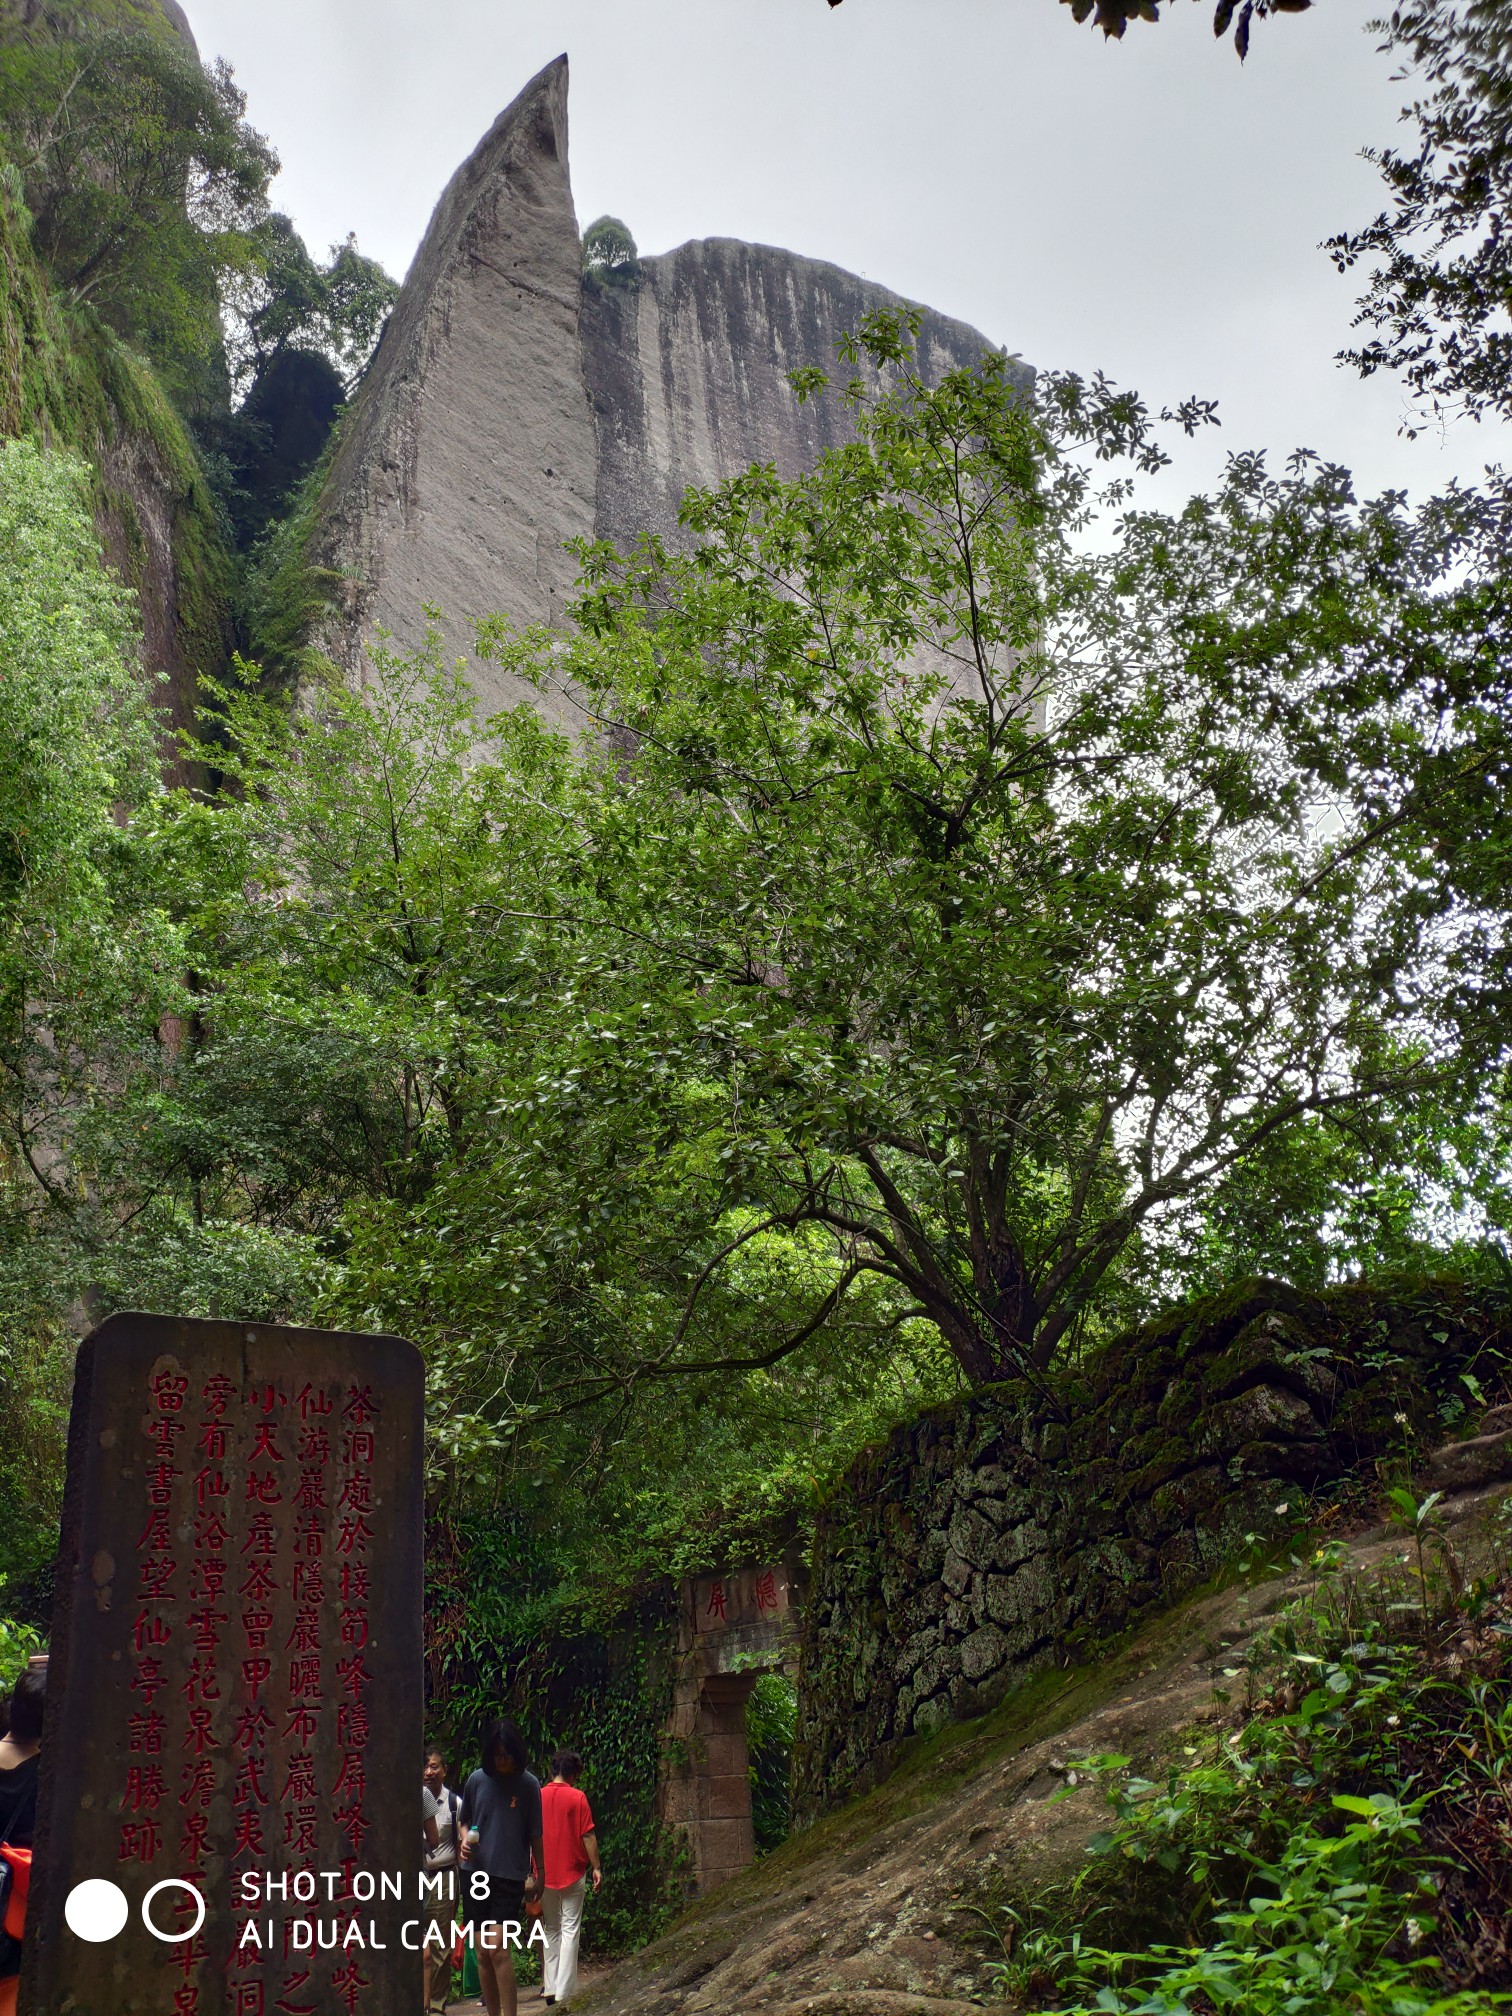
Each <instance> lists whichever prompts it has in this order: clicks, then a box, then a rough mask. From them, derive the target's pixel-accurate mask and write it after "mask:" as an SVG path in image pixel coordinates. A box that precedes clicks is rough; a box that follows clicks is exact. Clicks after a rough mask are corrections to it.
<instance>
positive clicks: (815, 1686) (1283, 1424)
mask: <svg viewBox="0 0 1512 2016" xmlns="http://www.w3.org/2000/svg"><path fill="white" fill-rule="evenodd" d="M1509 1363H1512V1303H1509V1299H1508V1297H1507V1295H1506V1294H1505V1293H1504V1292H1494V1293H1493V1292H1491V1291H1482V1290H1471V1289H1468V1288H1464V1287H1461V1286H1457V1285H1448V1284H1433V1283H1428V1284H1420V1285H1418V1286H1417V1287H1415V1288H1413V1289H1411V1290H1403V1291H1398V1292H1394V1293H1393V1292H1383V1291H1378V1290H1372V1289H1368V1288H1364V1287H1347V1288H1340V1289H1336V1290H1332V1291H1330V1292H1328V1293H1326V1294H1322V1295H1310V1294H1306V1293H1303V1292H1302V1291H1299V1290H1296V1289H1292V1288H1288V1287H1286V1286H1284V1285H1282V1284H1281V1283H1278V1282H1271V1281H1252V1282H1248V1283H1245V1284H1243V1285H1241V1286H1239V1287H1236V1288H1234V1289H1232V1290H1230V1291H1229V1292H1227V1293H1225V1294H1223V1295H1219V1296H1213V1297H1209V1298H1207V1299H1206V1300H1204V1301H1201V1302H1198V1303H1195V1304H1193V1305H1191V1306H1190V1307H1187V1308H1184V1309H1178V1310H1175V1311H1173V1312H1170V1313H1168V1314H1166V1315H1164V1316H1161V1317H1157V1318H1156V1319H1154V1320H1153V1321H1152V1322H1150V1323H1148V1324H1146V1325H1144V1326H1143V1328H1141V1329H1139V1330H1137V1331H1135V1332H1133V1333H1131V1334H1130V1335H1128V1336H1126V1337H1123V1338H1120V1339H1118V1340H1117V1341H1116V1342H1114V1343H1113V1344H1112V1345H1110V1346H1109V1347H1108V1349H1107V1350H1106V1351H1105V1352H1103V1353H1102V1354H1101V1355H1100V1357H1099V1358H1098V1359H1097V1360H1096V1361H1095V1362H1092V1363H1090V1364H1087V1365H1084V1366H1080V1367H1077V1368H1075V1369H1074V1370H1073V1371H1072V1372H1070V1373H1069V1374H1066V1375H1064V1376H1062V1377H1061V1378H1060V1379H1059V1380H1057V1381H1055V1382H1054V1383H1053V1384H1052V1385H1051V1386H1050V1387H1049V1388H1048V1389H1047V1391H1046V1393H1045V1394H1043V1395H1040V1396H1035V1395H1029V1394H1026V1393H1025V1391H1024V1390H1023V1389H1022V1388H1019V1387H996V1388H988V1389H986V1390H985V1391H982V1392H978V1393H975V1394H971V1395H969V1396H967V1397H966V1398H964V1399H962V1400H960V1401H958V1402H956V1403H954V1404H953V1405H951V1406H950V1407H946V1408H942V1409H938V1410H935V1411H933V1412H930V1413H926V1414H924V1415H921V1416H920V1417H919V1418H918V1419H916V1420H914V1421H911V1422H909V1423H906V1424H904V1425H903V1426H901V1427H899V1428H898V1429H896V1430H895V1431H894V1432H893V1434H892V1435H891V1436H890V1437H889V1439H888V1441H887V1442H886V1443H885V1444H884V1445H883V1446H881V1447H880V1448H877V1449H872V1450H868V1451H866V1452H864V1453H863V1455H862V1456H861V1457H860V1458H859V1460H858V1461H857V1462H856V1464H855V1465H854V1466H853V1467H852V1469H851V1470H850V1472H849V1473H848V1474H847V1476H846V1477H845V1479H844V1480H843V1483H842V1484H841V1486H840V1487H839V1488H838V1489H837V1490H836V1491H835V1492H834V1493H833V1494H832V1495H831V1497H830V1499H829V1501H828V1503H827V1504H826V1505H825V1506H824V1508H823V1509H822V1511H821V1514H820V1520H819V1528H818V1532H817V1535H816V1539H815V1545H814V1570H813V1583H812V1600H811V1603H810V1607H809V1610H808V1614H807V1619H806V1626H805V1645H804V1655H803V1672H802V1679H801V1683H800V1699H799V1725H798V1745H797V1751H796V1756H795V1775H796V1781H797V1793H798V1800H799V1805H800V1810H804V1811H807V1812H813V1811H815V1810H817V1809H819V1808H820V1807H822V1806H824V1805H826V1804H828V1803H830V1802H832V1801H833V1800H834V1799H836V1798H839V1797H842V1796H844V1795H846V1794H847V1793H849V1792H850V1791H852V1790H854V1789H855V1788H856V1787H857V1786H860V1785H864V1784H866V1783H868V1782H872V1781H874V1780H875V1779H876V1778H877V1777H879V1776H880V1775H881V1774H882V1773H884V1772H885V1771H886V1770H887V1769H888V1767H889V1764H890V1762H891V1760H892V1758H893V1757H894V1756H895V1755H896V1754H897V1752H898V1749H899V1747H900V1746H901V1745H902V1744H905V1743H907V1742H909V1741H910V1740H912V1739H914V1738H917V1737H919V1736H923V1735H928V1734H929V1733H930V1732H931V1731H933V1730H936V1729H939V1728H941V1727H942V1726H943V1725H944V1724H946V1723H947V1722H950V1721H953V1720H958V1719H960V1718H962V1717H966V1716H971V1715H977V1714H980V1713H981V1712H982V1711H983V1710H984V1709H986V1708H987V1707H989V1706H991V1705H992V1703H993V1702H994V1701H997V1700H1000V1699H1001V1698H1002V1697H1003V1696H1004V1695H1005V1694H1006V1693H1008V1692H1009V1690H1010V1689H1012V1688H1013V1687H1015V1686H1018V1685H1020V1684H1022V1682H1023V1681H1024V1679H1025V1678H1026V1677H1028V1676H1029V1675H1031V1674H1033V1673H1035V1672H1038V1671H1041V1670H1044V1669H1045V1668H1047V1667H1050V1666H1058V1665H1063V1664H1066V1663H1068V1662H1071V1661H1074V1660H1077V1659H1079V1658H1081V1657H1084V1656H1086V1654H1087V1652H1088V1650H1089V1649H1090V1648H1091V1647H1092V1646H1094V1645H1095V1644H1097V1643H1098V1642H1099V1641H1102V1640H1105V1639H1107V1638H1108V1637H1110V1636H1112V1635H1113V1634H1115V1633H1117V1632H1119V1631H1121V1630H1122V1629H1123V1628H1124V1627H1125V1626H1126V1625H1128V1624H1130V1623H1132V1622H1133V1621H1134V1620H1135V1619H1136V1618H1138V1617H1139V1616H1140V1615H1142V1614H1144V1613H1146V1612H1148V1611H1150V1610H1153V1609H1154V1608H1155V1607H1157V1606H1159V1605H1161V1604H1165V1603H1169V1602H1171V1601H1172V1600H1174V1599H1175V1598H1178V1597H1180V1596H1183V1595H1185V1594H1187V1593H1188V1592H1190V1591H1191V1590H1192V1589H1194V1588H1196V1587H1197V1586H1198V1585H1199V1584H1200V1583H1202V1582H1203V1581H1204V1580H1206V1579H1207V1578H1208V1577H1210V1576H1212V1575H1213V1574H1214V1573H1216V1572H1219V1571H1220V1570H1221V1569H1222V1568H1223V1566H1224V1565H1225V1564H1226V1563H1228V1562H1231V1561H1232V1560H1233V1559H1234V1557H1235V1555H1236V1553H1237V1552H1239V1551H1240V1550H1241V1549H1242V1548H1243V1547H1244V1546H1245V1545H1246V1544H1255V1543H1256V1541H1258V1543H1259V1544H1260V1545H1270V1544H1274V1543H1275V1542H1277V1541H1278V1540H1279V1539H1280V1538H1281V1537H1283V1536H1284V1535H1285V1534H1286V1533H1288V1532H1289V1531H1292V1530H1295V1528H1296V1527H1297V1526H1298V1525H1299V1523H1302V1522H1303V1521H1304V1520H1305V1518H1306V1516H1307V1513H1308V1510H1309V1508H1310V1505H1311V1503H1312V1501H1313V1498H1314V1497H1315V1495H1316V1494H1318V1493H1320V1492H1327V1491H1330V1490H1335V1489H1337V1488H1338V1487H1339V1486H1340V1485H1341V1484H1343V1483H1344V1482H1345V1481H1346V1480H1348V1479H1350V1478H1352V1477H1355V1476H1358V1475H1359V1474H1360V1473H1361V1472H1362V1471H1364V1470H1367V1469H1369V1468H1370V1467H1371V1466H1373V1465H1374V1464H1375V1463H1376V1462H1378V1461H1379V1460H1380V1459H1381V1458H1383V1457H1391V1456H1393V1455H1394V1456H1396V1457H1398V1458H1399V1459H1400V1460H1401V1462H1402V1463H1403V1465H1404V1467H1405V1465H1406V1463H1407V1462H1408V1461H1409V1460H1410V1458H1411V1456H1412V1454H1413V1452H1414V1451H1415V1450H1416V1449H1417V1448H1418V1447H1420V1446H1427V1445H1428V1444H1431V1443H1433V1442H1437V1441H1441V1440H1442V1439H1443V1437H1444V1434H1445V1430H1446V1426H1449V1425H1452V1423H1453V1421H1454V1420H1455V1419H1457V1418H1458V1417H1459V1416H1460V1415H1462V1414H1463V1413H1464V1400H1465V1394H1466V1391H1467V1390H1469V1389H1467V1388H1466V1387H1465V1386H1464V1383H1463V1379H1464V1374H1465V1373H1466V1372H1470V1373H1471V1375H1472V1377H1475V1378H1476V1379H1477V1380H1478V1383H1479V1385H1480V1386H1481V1387H1482V1388H1484V1389H1485V1390H1487V1391H1495V1390H1496V1389H1497V1388H1498V1387H1499V1386H1500V1385H1502V1384H1504V1383H1505V1380H1506V1377H1507V1372H1508V1368H1509Z"/></svg>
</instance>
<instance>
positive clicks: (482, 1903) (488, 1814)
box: [461, 1718, 546, 2016]
mask: <svg viewBox="0 0 1512 2016" xmlns="http://www.w3.org/2000/svg"><path fill="white" fill-rule="evenodd" d="M461 1856H462V1869H463V1876H462V1914H463V1916H464V1917H465V1918H466V1920H467V1922H468V1924H469V1925H470V1926H472V1927H473V1939H474V1950H475V1951H476V1953H477V1956H478V1981H479V1985H480V1987H481V1988H482V1990H483V2007H484V2008H485V2009H486V2010H487V2011H488V2016H516V2011H515V1971H514V1951H513V1948H514V1946H515V1945H516V1944H523V1943H524V1937H525V1899H526V1898H527V1897H534V1896H537V1895H539V1893H540V1888H541V1872H542V1871H543V1870H544V1869H545V1867H546V1854H545V1848H544V1846H543V1844H542V1841H541V1785H540V1780H539V1779H538V1778H536V1777H534V1776H533V1775H532V1774H531V1773H530V1772H529V1771H528V1770H526V1768H525V1743H524V1739H523V1738H522V1737H521V1735H520V1732H519V1730H518V1729H516V1727H515V1726H514V1724H513V1722H507V1721H505V1720H503V1719H502V1718H500V1720H498V1721H497V1722H491V1723H490V1724H489V1726H488V1728H487V1729H486V1730H485V1731H484V1735H483V1767H482V1769H481V1770H479V1771H474V1773H473V1774H472V1776H471V1778H469V1779H468V1781H467V1784H466V1787H465V1788H464V1790H463V1793H462V1846H461ZM532 1865H533V1866H532Z"/></svg>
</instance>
